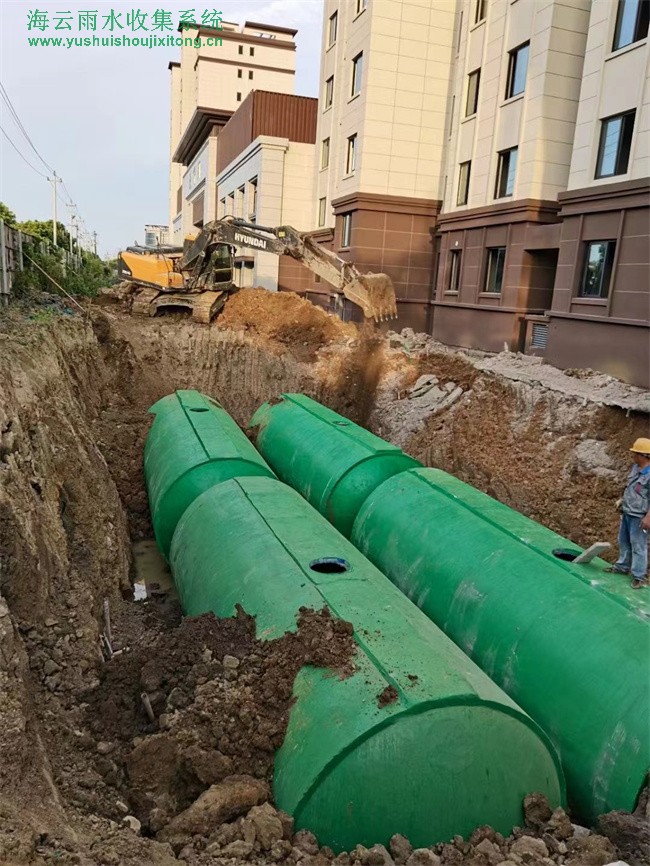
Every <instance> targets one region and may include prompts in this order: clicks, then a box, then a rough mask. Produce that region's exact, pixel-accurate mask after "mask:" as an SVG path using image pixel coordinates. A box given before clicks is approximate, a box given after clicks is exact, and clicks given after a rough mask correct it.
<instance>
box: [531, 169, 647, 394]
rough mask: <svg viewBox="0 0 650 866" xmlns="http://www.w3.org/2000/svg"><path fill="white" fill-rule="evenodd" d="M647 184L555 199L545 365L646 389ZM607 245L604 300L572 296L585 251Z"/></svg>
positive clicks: (613, 186) (604, 188) (576, 192)
mask: <svg viewBox="0 0 650 866" xmlns="http://www.w3.org/2000/svg"><path fill="white" fill-rule="evenodd" d="M649 196H650V184H649V182H648V180H647V179H644V180H642V181H638V180H634V181H624V182H622V183H614V184H605V185H601V186H598V187H589V188H586V189H580V190H571V191H570V192H567V193H563V194H561V195H560V196H559V200H560V204H561V205H562V210H561V211H560V216H561V217H563V222H562V231H561V237H560V251H559V259H558V267H557V276H556V281H555V291H554V293H553V303H552V307H551V310H550V312H549V321H550V324H549V332H548V346H547V350H546V355H545V357H546V359H547V361H548V362H549V363H551V364H555V365H556V366H559V367H591V368H593V369H598V370H602V371H604V372H606V373H610V374H611V375H614V376H617V377H619V378H621V379H623V380H625V381H627V382H632V383H634V384H637V385H642V386H643V387H650V208H649V207H648V201H649ZM591 241H614V242H615V244H616V246H615V249H614V257H613V262H612V271H611V277H610V281H609V286H608V287H606V288H605V291H604V292H603V294H604V295H605V296H604V297H597V298H596V297H591V298H585V297H580V293H581V285H582V278H583V273H584V267H585V258H586V254H587V246H588V244H589V242H591Z"/></svg>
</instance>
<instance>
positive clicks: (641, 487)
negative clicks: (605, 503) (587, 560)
mask: <svg viewBox="0 0 650 866" xmlns="http://www.w3.org/2000/svg"><path fill="white" fill-rule="evenodd" d="M630 451H631V452H632V454H633V458H632V459H633V460H634V465H633V466H632V469H631V470H630V474H629V475H628V478H627V486H626V487H625V491H624V493H623V498H622V499H619V500H618V502H617V506H618V508H619V509H620V511H621V525H620V528H619V531H618V548H619V556H618V559H617V560H616V562H615V563H614V565H613V566H612V567H611V568H608V569H606V570H607V571H610V572H614V573H615V574H631V575H632V587H633V588H634V589H640V588H641V587H642V586H648V531H649V530H650V439H637V440H636V442H635V443H634V445H633V446H632V447H631V448H630Z"/></svg>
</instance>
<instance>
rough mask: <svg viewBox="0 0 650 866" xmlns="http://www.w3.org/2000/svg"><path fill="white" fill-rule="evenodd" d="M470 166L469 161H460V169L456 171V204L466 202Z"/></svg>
mask: <svg viewBox="0 0 650 866" xmlns="http://www.w3.org/2000/svg"><path fill="white" fill-rule="evenodd" d="M471 168H472V163H471V162H461V164H460V171H459V172H458V197H457V199H456V204H467V199H468V196H469V175H470V171H471Z"/></svg>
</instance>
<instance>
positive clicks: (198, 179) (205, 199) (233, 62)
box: [169, 21, 297, 243]
mask: <svg viewBox="0 0 650 866" xmlns="http://www.w3.org/2000/svg"><path fill="white" fill-rule="evenodd" d="M296 33H297V31H296V30H292V29H290V28H287V27H276V26H274V25H267V24H258V23H256V22H253V21H246V22H245V23H244V25H243V26H241V27H240V26H238V25H237V24H233V23H231V22H227V21H224V22H222V27H221V29H218V30H216V29H211V28H207V27H199V26H196V27H191V28H190V29H186V30H183V31H182V36H183V37H184V44H183V46H182V48H181V60H180V63H177V62H172V63H170V64H169V70H170V73H171V117H170V159H171V169H170V180H169V210H170V222H169V224H170V227H171V231H172V235H173V241H174V242H175V243H180V242H182V240H183V238H184V237H185V236H186V235H188V234H192V233H195V232H196V229H197V228H200V227H201V226H202V225H203V224H204V223H205V222H208V221H209V220H211V219H214V218H215V216H216V211H217V196H216V165H217V154H218V137H219V133H220V132H221V130H222V129H223V128H224V126H225V125H226V123H227V122H228V120H229V119H230V117H231V116H232V115H233V114H234V112H235V111H236V110H237V109H238V108H239V106H240V105H241V104H242V103H243V101H244V100H245V99H246V97H247V96H248V94H249V93H250V91H251V90H255V89H265V90H272V91H276V92H279V93H288V94H292V93H293V92H294V76H295V49H296V45H295V42H294V36H295V34H296Z"/></svg>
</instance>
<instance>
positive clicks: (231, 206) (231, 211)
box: [226, 192, 235, 216]
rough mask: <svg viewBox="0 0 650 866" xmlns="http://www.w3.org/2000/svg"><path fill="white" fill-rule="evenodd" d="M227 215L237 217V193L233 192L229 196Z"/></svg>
mask: <svg viewBox="0 0 650 866" xmlns="http://www.w3.org/2000/svg"><path fill="white" fill-rule="evenodd" d="M226 213H227V214H229V215H230V216H234V215H235V193H234V192H231V193H230V194H229V195H228V203H227V207H226Z"/></svg>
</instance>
